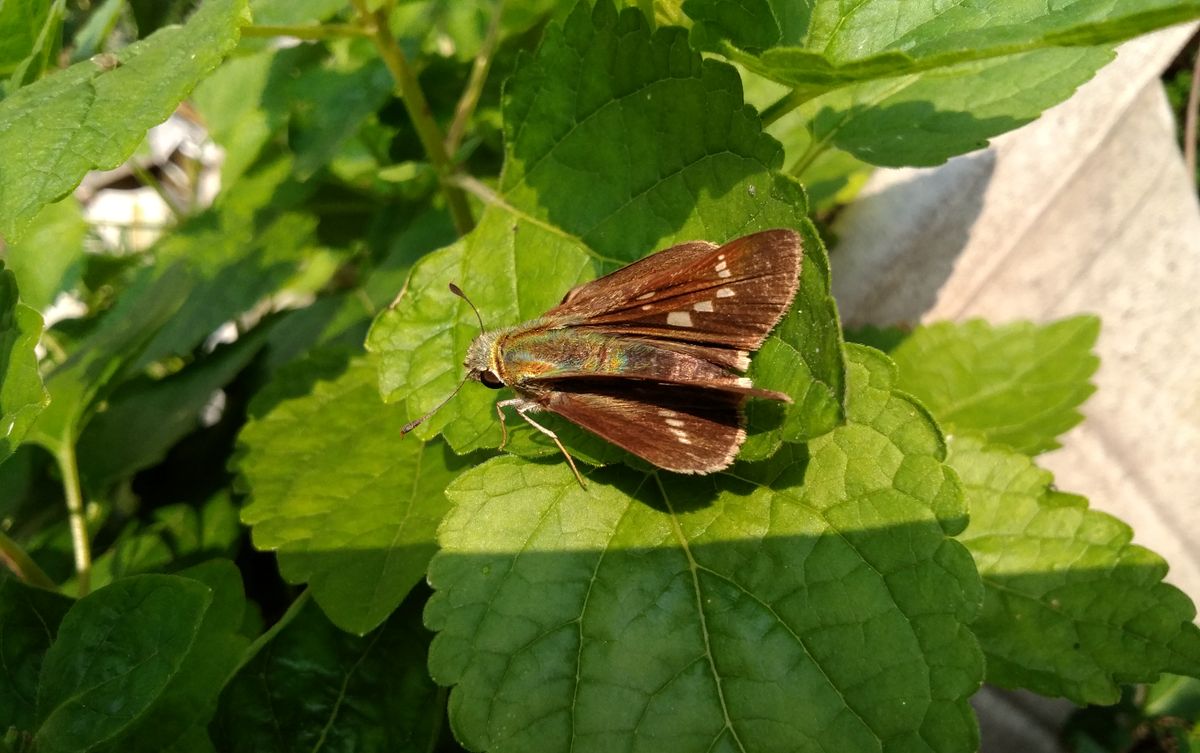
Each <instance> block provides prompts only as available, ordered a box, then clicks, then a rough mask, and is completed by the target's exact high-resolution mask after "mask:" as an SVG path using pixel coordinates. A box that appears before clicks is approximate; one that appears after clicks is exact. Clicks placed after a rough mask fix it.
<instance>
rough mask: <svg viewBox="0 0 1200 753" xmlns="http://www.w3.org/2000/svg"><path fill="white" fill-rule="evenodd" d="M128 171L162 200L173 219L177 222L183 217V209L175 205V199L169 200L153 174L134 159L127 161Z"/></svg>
mask: <svg viewBox="0 0 1200 753" xmlns="http://www.w3.org/2000/svg"><path fill="white" fill-rule="evenodd" d="M129 169H130V170H132V171H133V175H134V177H135V178H137V179H138V181H140V182H141V184H142V185H143V186H149V187H150V188H153V189H154V193H156V194H158V198H160V199H162V200H163V203H164V204H166V205H167V209H169V210H170V211H171V215H172V216H174V217H175V219H177V220H178V219H180V218H181V217H183V216H184V212H183V209H182V208H180V206H179V205H178V204H176V203H175V199H173V198H171V194H169V193H167V189H166V188H165V187H164V186H163V184H162V183H160V182H159V181H158V179H157V178H155V177H154V175H153V174H151V172H150V171H149V170H147V169H146V168H144V167H142V166H141V165H139V164H138V162H137V160H136V159H131V160H129Z"/></svg>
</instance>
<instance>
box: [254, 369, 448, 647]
mask: <svg viewBox="0 0 1200 753" xmlns="http://www.w3.org/2000/svg"><path fill="white" fill-rule="evenodd" d="M376 368H377V367H376V365H375V362H374V360H373V359H366V358H356V359H353V360H351V361H350V362H349V363H346V358H345V357H344V356H342V355H339V354H337V353H328V352H326V353H322V354H320V355H317V356H315V357H313V358H312V359H309V360H307V361H302V362H298V363H296V364H294V365H291V366H288V367H285V368H283V369H281V370H280V373H279V375H278V377H277V379H276V381H275V382H273V383H272V384H271V386H270V387H268V388H267V389H265V390H263V392H262V393H260V394H259V395H258V396H256V397H255V400H254V402H253V403H252V405H251V408H250V413H251V420H250V421H249V422H248V423H247V424H246V427H245V428H244V429H243V430H242V433H241V435H240V437H239V443H240V453H239V458H238V460H237V465H238V470H239V471H240V473H241V475H242V477H243V479H244V482H245V484H246V486H247V487H248V489H249V492H250V500H249V503H248V504H247V505H246V506H245V507H244V508H243V509H242V521H243V522H244V523H246V524H247V525H249V526H251V527H252V528H253V540H254V545H255V546H256V547H258V548H260V549H270V550H276V551H278V552H279V568H280V570H281V571H282V573H283V576H284V578H286V579H287V580H289V581H290V582H292V583H302V582H307V583H308V584H309V587H310V588H311V589H312V593H313V596H314V597H315V598H316V600H317V603H318V604H320V605H321V608H322V609H324V610H325V613H326V614H327V615H329V618H330V619H331V620H333V622H334V623H335V624H336V625H338V627H340V628H342V629H343V630H348V631H350V632H354V633H358V634H360V635H361V634H363V633H366V632H368V631H369V630H372V629H373V628H375V627H376V626H378V625H379V624H380V623H381V622H383V620H384V619H386V618H387V616H388V615H389V614H391V612H392V611H393V610H394V609H395V608H396V606H397V605H398V604H399V603H400V602H401V601H402V600H403V599H404V597H405V595H406V594H407V593H408V592H409V590H410V589H412V587H413V585H414V584H416V583H417V582H418V581H420V580H421V578H422V577H423V576H424V575H425V567H426V565H427V564H428V562H429V558H430V557H431V556H432V555H433V552H434V550H435V548H436V545H435V543H434V532H435V530H436V528H437V525H438V523H439V522H440V521H441V519H442V515H443V513H444V512H445V509H446V506H447V502H446V500H445V498H444V496H443V494H442V490H443V489H444V488H445V486H446V484H447V483H449V481H450V480H451V479H452V478H454V475H455V473H457V471H458V469H459V468H460V467H462V465H463V464H464V461H462V460H459V459H457V458H455V457H454V456H453V455H452V454H451V453H450V452H449V451H448V450H447V449H446V448H445V446H444V445H442V443H440V442H431V443H422V442H421V441H419V440H417V439H416V438H415V437H407V438H403V439H402V438H401V434H400V429H401V427H403V425H404V416H403V415H402V413H401V412H400V410H399V408H398V407H397V406H387V405H384V404H383V403H382V402H381V401H380V399H379V392H378V389H377V386H376Z"/></svg>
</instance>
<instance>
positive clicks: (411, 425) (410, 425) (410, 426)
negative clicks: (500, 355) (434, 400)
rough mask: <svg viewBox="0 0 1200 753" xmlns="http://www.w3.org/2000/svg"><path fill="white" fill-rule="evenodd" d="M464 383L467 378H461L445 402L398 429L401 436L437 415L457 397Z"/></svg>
mask: <svg viewBox="0 0 1200 753" xmlns="http://www.w3.org/2000/svg"><path fill="white" fill-rule="evenodd" d="M466 383H467V377H466V376H463V378H462V381H461V382H459V383H458V386H457V387H455V388H454V392H451V393H450V394H449V395H447V396H446V399H445V400H443V401H442V402H440V403H438V404H437V407H435V408H434V409H433V410H431V411H429V412H428V413H426V414H425V415H424V416H421V417H420V418H418V419H417V420H416V421H409V422H408V423H406V424H405V425H404V427H403V428H401V429H400V434H401V436H403V435H405V434H407V433H409V432H410V431H412V430H413V429H415V428H417V427H418V426H420V425H421V424H423V423H425V420H426V419H427V418H429V417H430V416H432V415H433V414H434V413H437V412H438V411H440V410H441V409H442V406H444V405H445V404H446V403H448V402H450V400H451V398H453V397H454V396H455V395H457V394H458V391H459V390H461V389H462V386H463V385H464V384H466Z"/></svg>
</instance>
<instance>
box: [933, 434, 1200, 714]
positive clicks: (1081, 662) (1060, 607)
mask: <svg viewBox="0 0 1200 753" xmlns="http://www.w3.org/2000/svg"><path fill="white" fill-rule="evenodd" d="M948 462H949V463H950V466H951V467H952V468H954V470H955V471H957V472H958V474H959V476H960V477H961V478H962V482H963V488H964V489H965V490H966V494H967V503H968V505H969V506H970V511H971V524H970V525H969V526H968V527H967V530H966V531H964V532H963V533H962V535H961V536H960V537H959V540H960V541H962V542H963V544H965V545H966V546H967V548H968V549H970V550H971V555H972V556H973V557H974V558H975V562H976V563H977V565H978V566H979V573H980V575H981V576H982V578H983V584H984V600H983V604H984V608H983V611H982V613H981V614H980V617H979V619H978V620H976V622H975V623H974V624H973V625H972V629H973V630H974V631H975V634H976V635H978V636H979V640H980V643H981V645H982V646H983V649H984V653H985V654H986V655H987V679H988V682H992V683H995V684H997V685H1001V686H1003V687H1009V688H1017V687H1019V688H1026V689H1029V690H1032V691H1034V692H1035V693H1041V694H1043V695H1059V696H1066V697H1067V698H1069V699H1071V700H1072V701H1074V702H1076V703H1080V704H1084V703H1100V704H1110V703H1115V702H1116V701H1117V699H1118V698H1119V697H1120V692H1121V689H1120V687H1119V685H1120V684H1122V683H1135V682H1152V681H1154V680H1155V679H1157V678H1158V676H1159V673H1161V672H1175V673H1182V674H1190V675H1193V676H1196V675H1200V628H1197V627H1196V625H1195V624H1194V623H1193V622H1192V620H1193V619H1194V618H1195V616H1196V608H1195V607H1194V606H1193V605H1192V603H1191V601H1190V600H1189V599H1188V598H1187V596H1185V595H1184V594H1183V593H1182V592H1181V591H1179V590H1178V589H1176V588H1175V587H1174V586H1170V585H1167V584H1166V583H1163V582H1162V579H1163V576H1164V575H1166V572H1167V565H1166V563H1165V562H1163V560H1162V558H1160V557H1159V556H1158V555H1156V554H1154V553H1153V552H1151V551H1149V550H1146V549H1143V548H1142V547H1140V546H1134V545H1132V544H1131V543H1130V539H1131V538H1132V531H1130V530H1129V527H1128V526H1126V525H1125V524H1123V523H1121V522H1120V521H1118V520H1117V519H1116V518H1113V517H1111V516H1109V515H1106V514H1104V513H1101V512H1097V511H1094V510H1089V509H1088V507H1087V500H1085V499H1083V498H1081V497H1077V496H1074V495H1071V494H1066V493H1063V492H1060V491H1056V490H1054V489H1053V488H1052V487H1051V485H1052V482H1053V477H1052V476H1051V475H1050V473H1049V472H1048V471H1044V470H1042V469H1040V468H1038V467H1037V466H1035V465H1034V464H1033V461H1032V460H1030V459H1029V458H1027V457H1025V456H1024V455H1021V454H1019V453H1017V452H1014V451H1012V450H1010V449H1007V448H1004V447H998V446H995V445H988V444H985V443H983V442H981V441H979V440H977V439H973V438H969V437H968V438H956V439H954V441H953V442H951V444H950V456H949V460H948Z"/></svg>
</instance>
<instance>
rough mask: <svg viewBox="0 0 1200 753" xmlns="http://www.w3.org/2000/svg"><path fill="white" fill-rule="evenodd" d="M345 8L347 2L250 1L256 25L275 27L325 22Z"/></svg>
mask: <svg viewBox="0 0 1200 753" xmlns="http://www.w3.org/2000/svg"><path fill="white" fill-rule="evenodd" d="M345 7H346V2H345V0H250V10H251V11H252V12H253V13H254V23H256V24H270V25H275V26H280V25H292V24H304V23H315V22H318V21H325V20H326V19H328V18H330V17H331V16H333V15H334V14H336V13H337V12H338V11H340V10H343V9H345Z"/></svg>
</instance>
